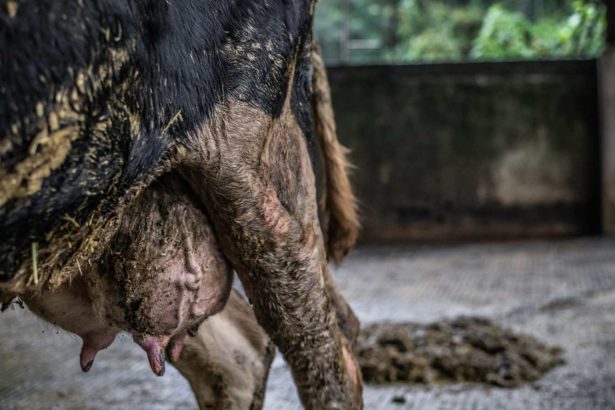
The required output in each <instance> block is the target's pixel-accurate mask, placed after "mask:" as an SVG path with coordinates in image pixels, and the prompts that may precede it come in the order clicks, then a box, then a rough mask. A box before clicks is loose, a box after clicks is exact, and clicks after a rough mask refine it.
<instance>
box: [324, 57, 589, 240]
mask: <svg viewBox="0 0 615 410" xmlns="http://www.w3.org/2000/svg"><path fill="white" fill-rule="evenodd" d="M329 79H330V82H331V87H332V93H333V99H334V106H335V109H336V115H337V122H338V127H339V134H340V139H341V140H342V142H343V143H344V144H345V145H347V146H349V147H350V148H351V149H352V160H353V161H354V163H355V164H356V165H357V169H356V171H355V173H354V183H355V187H356V189H357V193H358V195H359V197H360V199H361V201H362V206H361V209H362V213H363V223H364V235H363V240H367V241H383V240H384V241H386V240H404V241H408V240H410V241H412V240H416V241H430V240H436V241H456V240H469V239H507V238H527V237H547V236H564V235H577V234H584V233H593V232H598V231H599V230H600V222H601V221H600V155H599V138H598V134H599V133H598V108H597V98H598V97H597V78H596V63H595V62H593V61H576V62H531V63H472V64H448V65H442V64H438V65H414V66H382V67H334V68H330V69H329Z"/></svg>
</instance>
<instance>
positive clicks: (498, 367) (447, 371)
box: [358, 317, 563, 387]
mask: <svg viewBox="0 0 615 410" xmlns="http://www.w3.org/2000/svg"><path fill="white" fill-rule="evenodd" d="M358 357H359V363H360V365H361V370H362V372H363V378H364V380H365V382H367V383H374V384H384V383H425V384H441V383H484V384H489V385H494V386H501V387H516V386H519V385H521V384H523V383H525V382H532V381H535V380H538V379H539V378H540V377H541V376H542V375H544V374H545V373H546V372H548V371H549V370H551V369H552V368H553V367H555V366H557V365H559V364H562V363H563V359H562V349H561V348H559V347H556V346H547V345H545V344H543V343H541V342H539V341H538V340H536V339H534V338H533V337H531V336H527V335H524V334H520V333H515V332H513V331H512V330H510V329H505V328H502V327H499V326H497V325H496V324H495V323H493V322H492V321H490V320H488V319H483V318H476V317H460V318H457V319H454V320H450V321H441V322H435V323H431V324H416V323H390V324H388V323H385V324H375V325H371V326H366V327H365V328H364V329H363V330H362V332H361V336H360V337H359V347H358Z"/></svg>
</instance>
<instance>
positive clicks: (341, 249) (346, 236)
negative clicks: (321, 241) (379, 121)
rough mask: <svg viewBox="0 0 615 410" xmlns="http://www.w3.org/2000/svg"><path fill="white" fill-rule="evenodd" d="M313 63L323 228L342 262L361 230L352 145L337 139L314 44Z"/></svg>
mask: <svg viewBox="0 0 615 410" xmlns="http://www.w3.org/2000/svg"><path fill="white" fill-rule="evenodd" d="M312 63H313V70H314V74H313V80H312V81H313V93H314V115H315V123H316V134H317V136H318V144H319V146H320V150H321V153H322V157H323V162H324V164H323V165H324V169H325V177H326V187H325V189H324V190H323V194H322V196H321V204H320V205H321V211H322V216H323V221H322V222H323V232H324V235H325V241H326V245H327V255H328V258H329V259H330V260H333V261H334V262H335V263H339V262H341V261H342V259H343V258H344V256H346V255H347V254H348V252H349V251H350V249H351V248H352V246H353V245H354V243H355V241H356V239H357V235H358V233H359V218H358V214H357V201H356V199H355V196H354V194H353V193H352V187H351V185H350V180H349V178H348V171H349V167H350V164H349V162H348V159H347V158H346V154H347V153H348V149H347V148H345V147H344V146H343V145H342V144H340V142H339V141H338V139H337V131H336V127H335V118H334V115H333V107H332V105H331V91H330V89H329V81H328V80H327V72H326V70H325V65H324V63H323V61H322V57H321V56H320V51H319V50H318V47H314V51H313V52H312Z"/></svg>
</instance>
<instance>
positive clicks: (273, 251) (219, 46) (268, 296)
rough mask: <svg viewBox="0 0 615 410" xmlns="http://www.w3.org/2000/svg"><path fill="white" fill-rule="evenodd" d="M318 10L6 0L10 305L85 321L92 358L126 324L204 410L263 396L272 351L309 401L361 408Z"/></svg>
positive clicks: (351, 225)
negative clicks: (335, 271) (337, 273)
mask: <svg viewBox="0 0 615 410" xmlns="http://www.w3.org/2000/svg"><path fill="white" fill-rule="evenodd" d="M314 7H315V0H296V1H288V0H233V1H231V0H200V1H197V0H172V1H156V0H77V1H61V0H50V1H44V2H42V1H34V0H2V1H1V2H0V239H1V240H0V301H2V302H3V303H4V304H5V305H6V304H7V303H9V302H10V301H11V300H13V299H14V298H16V297H19V298H21V299H22V300H23V301H25V303H26V304H27V305H28V307H29V308H30V309H31V310H32V311H33V312H34V313H35V314H37V315H39V316H41V317H42V318H44V319H46V320H48V321H50V322H52V323H54V324H56V325H57V326H60V327H62V328H64V329H66V330H68V331H70V332H73V333H76V334H78V335H79V336H81V338H82V339H83V342H84V343H83V347H82V350H81V354H80V363H81V367H82V369H83V370H84V371H88V370H89V369H90V368H91V367H92V364H93V362H94V357H95V356H96V353H97V352H98V351H100V350H102V349H104V348H105V347H107V346H108V345H110V344H111V343H112V342H113V339H114V338H115V336H116V335H117V333H118V332H120V331H123V332H129V333H130V334H132V336H133V339H134V340H135V342H136V343H138V344H139V345H140V346H141V347H142V348H143V349H144V350H145V352H146V354H147V357H148V360H149V362H150V366H151V368H152V370H153V371H154V373H156V374H158V375H162V374H163V373H164V365H165V356H166V357H167V358H169V359H170V360H171V361H172V362H175V364H176V366H177V367H178V369H179V370H180V372H181V373H182V374H184V375H185V376H186V377H187V378H188V380H189V381H190V383H191V385H192V387H193V390H194V391H195V393H196V395H197V400H198V402H199V405H200V406H201V407H202V408H259V407H260V406H262V401H263V391H264V383H265V382H266V378H267V373H268V369H269V365H270V363H271V359H272V355H273V353H272V352H273V347H272V346H273V345H275V346H276V347H277V348H278V349H279V350H280V352H281V353H282V355H283V356H284V358H285V360H286V361H287V362H288V363H289V366H290V368H291V371H292V375H293V378H294V381H295V384H296V386H297V389H298V392H299V396H300V399H301V401H302V403H303V405H304V406H305V407H306V408H310V409H324V408H327V409H355V408H361V407H362V399H361V388H362V387H361V386H362V384H361V375H360V372H359V370H358V366H357V363H356V359H355V357H354V354H353V344H354V341H355V339H356V335H357V332H358V327H359V326H358V321H357V319H356V317H355V316H354V313H353V312H352V309H351V308H350V307H349V305H348V304H347V302H346V301H345V299H344V297H343V296H342V295H341V294H340V293H339V292H338V290H337V289H336V287H335V284H334V282H333V280H332V278H331V276H330V272H329V270H328V261H329V260H331V261H336V262H339V261H340V260H341V259H342V258H343V257H344V256H345V255H346V253H347V252H348V251H349V250H350V249H351V247H352V245H353V244H354V242H355V239H356V236H357V230H358V220H357V212H356V206H355V200H354V197H353V194H352V190H351V187H350V184H349V182H348V176H347V170H346V168H347V163H346V158H345V151H344V149H343V147H342V146H341V145H340V144H339V142H338V140H337V137H336V134H335V123H334V121H333V114H332V110H331V102H330V95H329V90H328V85H327V81H326V76H325V71H324V66H323V64H322V60H321V59H320V56H319V54H318V52H317V50H316V47H315V45H314V41H313V37H312V21H313V15H314ZM321 171H322V172H321ZM321 181H324V182H321ZM317 188H319V189H317ZM318 192H321V193H322V195H319V194H318ZM319 197H320V199H319ZM233 272H236V274H237V275H238V277H239V279H240V281H241V284H242V285H243V288H244V289H245V293H246V295H247V298H248V301H249V303H250V304H248V302H246V301H245V300H244V299H243V298H242V296H241V295H239V293H237V292H236V291H234V290H232V289H231V283H232V277H233ZM270 341H271V342H270ZM272 343H273V344H272Z"/></svg>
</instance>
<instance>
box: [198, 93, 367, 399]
mask: <svg viewBox="0 0 615 410" xmlns="http://www.w3.org/2000/svg"><path fill="white" fill-rule="evenodd" d="M218 115H220V116H221V118H220V117H219V118H217V119H215V120H214V121H213V122H212V123H213V125H211V126H210V127H208V128H207V129H206V131H205V135H203V136H202V137H201V138H199V140H200V143H201V144H203V145H204V147H203V149H202V150H203V152H205V153H206V154H207V155H204V156H203V163H205V165H201V166H200V168H197V169H192V170H190V171H187V172H186V176H187V177H188V179H189V180H190V181H191V184H192V185H193V187H194V190H195V192H197V193H198V194H199V195H201V196H202V197H203V200H204V202H205V203H204V206H205V207H206V208H207V209H208V212H210V213H211V219H212V222H213V224H214V226H215V230H216V234H217V237H218V240H219V241H220V243H221V245H222V248H223V250H224V253H225V254H226V256H227V257H228V259H229V260H230V261H231V263H232V265H233V267H234V268H235V269H236V271H237V273H238V275H239V278H240V279H241V281H242V283H243V285H244V287H245V289H246V293H247V294H248V296H249V297H250V299H251V300H252V303H253V307H254V312H255V314H256V318H257V320H258V322H259V323H260V325H261V326H262V327H263V328H264V329H265V330H266V331H267V333H268V334H269V336H270V337H271V338H272V340H273V341H274V343H275V344H276V345H277V347H278V348H279V349H280V351H281V352H282V354H283V355H284V358H285V359H286V360H287V362H288V363H289V365H290V367H291V370H292V373H293V377H294V379H295V382H296V384H297V387H298V389H299V394H300V397H301V400H302V402H303V404H304V405H305V406H306V407H307V408H309V409H325V408H327V409H352V408H359V407H361V397H360V396H361V377H360V373H359V371H358V366H357V365H356V362H355V360H354V357H353V355H352V352H351V348H350V346H349V343H348V342H347V341H346V339H345V337H344V336H343V335H342V332H341V331H340V328H339V326H338V323H337V319H336V313H335V309H334V308H333V305H332V301H331V298H330V296H329V295H328V293H327V289H326V288H327V286H326V283H325V282H326V281H325V277H326V274H327V269H328V267H327V261H326V255H325V250H324V245H323V238H322V232H321V229H320V225H319V222H318V216H317V203H316V194H315V184H314V174H313V171H312V167H311V163H310V160H309V155H308V153H307V147H306V142H305V140H304V137H303V135H302V134H301V130H300V128H299V127H298V126H297V125H296V123H294V120H293V119H292V115H291V114H290V113H289V111H285V112H284V113H282V115H281V117H279V118H276V119H272V118H271V117H269V116H267V115H264V114H262V113H259V112H258V111H257V110H256V109H255V108H252V107H248V106H246V105H241V104H236V105H234V106H233V105H229V106H227V107H225V109H224V110H223V111H222V110H221V114H220V113H218ZM216 121H217V122H216ZM195 167H198V164H195Z"/></svg>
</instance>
